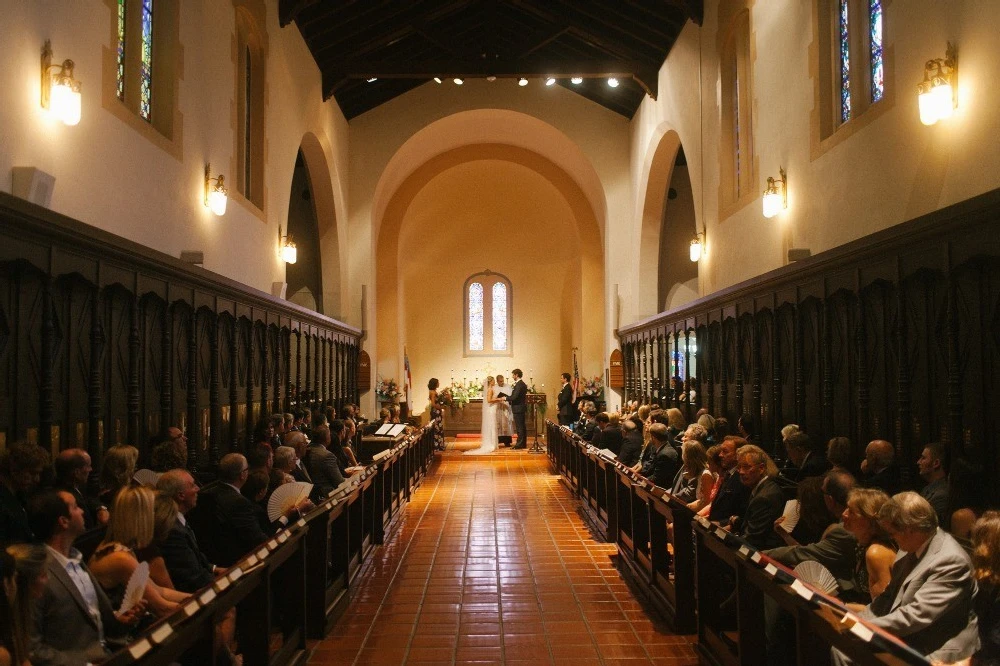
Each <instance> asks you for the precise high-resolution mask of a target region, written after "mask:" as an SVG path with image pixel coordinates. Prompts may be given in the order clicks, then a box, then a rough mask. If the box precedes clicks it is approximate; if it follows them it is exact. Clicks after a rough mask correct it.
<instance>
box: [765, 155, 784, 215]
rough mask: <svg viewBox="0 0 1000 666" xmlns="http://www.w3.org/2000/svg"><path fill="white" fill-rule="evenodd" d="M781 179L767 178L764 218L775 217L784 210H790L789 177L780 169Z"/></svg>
mask: <svg viewBox="0 0 1000 666" xmlns="http://www.w3.org/2000/svg"><path fill="white" fill-rule="evenodd" d="M778 173H779V174H781V178H779V179H778V180H775V179H774V178H773V177H771V176H768V177H767V188H766V189H765V190H764V202H763V203H764V217H774V216H775V215H777V214H778V213H780V212H781V211H782V210H783V209H785V208H788V177H787V176H786V175H785V170H784V169H783V168H780V167H779V168H778Z"/></svg>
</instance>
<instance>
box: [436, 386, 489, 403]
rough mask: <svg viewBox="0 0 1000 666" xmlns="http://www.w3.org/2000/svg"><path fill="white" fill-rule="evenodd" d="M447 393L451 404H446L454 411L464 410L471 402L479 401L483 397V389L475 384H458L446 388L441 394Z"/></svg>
mask: <svg viewBox="0 0 1000 666" xmlns="http://www.w3.org/2000/svg"><path fill="white" fill-rule="evenodd" d="M441 393H446V394H447V395H448V397H449V398H450V402H446V403H445V404H447V405H450V406H451V407H452V408H453V409H462V408H463V407H465V406H466V405H467V404H469V401H470V400H477V399H481V398H482V397H483V387H482V386H480V385H477V384H476V383H475V382H473V383H471V384H466V383H465V382H456V383H454V384H452V385H451V386H447V387H445V388H444V389H443V390H442V391H441V392H440V393H439V395H440V394H441Z"/></svg>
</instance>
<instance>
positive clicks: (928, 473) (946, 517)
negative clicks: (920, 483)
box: [917, 442, 951, 529]
mask: <svg viewBox="0 0 1000 666" xmlns="http://www.w3.org/2000/svg"><path fill="white" fill-rule="evenodd" d="M917 471H918V472H919V473H920V478H921V479H923V480H924V481H925V482H926V485H925V486H924V487H923V488H921V490H920V496H921V497H923V498H924V499H925V500H927V501H928V502H930V504H931V506H932V507H934V512H935V513H937V517H938V524H939V525H941V526H942V527H943V528H944V529H948V525H949V522H950V520H951V515H950V513H949V511H948V495H949V492H948V471H947V469H946V468H945V450H944V446H943V445H942V444H940V443H939V442H931V443H930V444H928V445H926V446H925V447H924V450H923V451H922V452H921V453H920V458H919V459H918V460H917Z"/></svg>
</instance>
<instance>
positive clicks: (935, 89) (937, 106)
mask: <svg viewBox="0 0 1000 666" xmlns="http://www.w3.org/2000/svg"><path fill="white" fill-rule="evenodd" d="M957 82H958V52H957V50H956V49H955V45H954V44H952V43H951V42H948V48H947V49H946V50H945V57H944V58H935V59H933V60H928V61H927V64H926V65H924V80H923V81H921V82H920V83H919V84H917V99H918V101H919V105H920V122H922V123H923V124H924V125H933V124H934V123H936V122H937V121H939V120H944V119H946V118H951V116H952V114H953V113H955V106H956V104H957V98H958V96H957V95H956V94H955V93H956V90H955V88H956V83H957Z"/></svg>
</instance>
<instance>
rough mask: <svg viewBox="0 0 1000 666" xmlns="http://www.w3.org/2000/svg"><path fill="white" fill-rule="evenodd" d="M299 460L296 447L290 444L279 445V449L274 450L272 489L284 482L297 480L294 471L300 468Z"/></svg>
mask: <svg viewBox="0 0 1000 666" xmlns="http://www.w3.org/2000/svg"><path fill="white" fill-rule="evenodd" d="M298 462H299V458H298V456H296V455H295V449H293V448H292V447H290V446H279V447H278V449H277V451H275V452H274V467H272V468H271V488H272V490H273V489H274V488H277V487H278V486H280V485H282V484H284V483H291V482H293V481H295V476H294V475H293V474H292V472H294V471H295V470H296V469H298V467H297V465H298Z"/></svg>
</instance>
